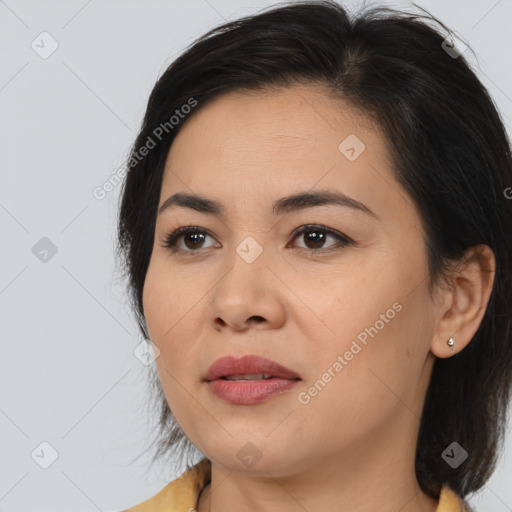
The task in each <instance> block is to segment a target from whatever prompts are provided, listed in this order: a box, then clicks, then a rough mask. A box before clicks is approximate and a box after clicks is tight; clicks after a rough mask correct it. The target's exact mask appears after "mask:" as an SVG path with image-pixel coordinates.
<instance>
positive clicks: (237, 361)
mask: <svg viewBox="0 0 512 512" xmlns="http://www.w3.org/2000/svg"><path fill="white" fill-rule="evenodd" d="M244 373H265V374H267V375H270V376H272V377H281V378H283V379H300V376H299V375H298V374H297V373H296V372H294V371H293V370H290V369H289V368H286V367H285V366H282V365H280V364H279V363H276V362H275V361H272V360H270V359H267V358H266V357H261V356H256V355H243V356H241V357H234V356H227V357H221V358H220V359H217V360H216V361H215V362H214V363H213V364H212V365H211V366H210V368H208V371H207V372H206V375H205V376H204V380H205V381H211V380H215V379H219V378H220V377H227V376H229V375H242V374H244Z"/></svg>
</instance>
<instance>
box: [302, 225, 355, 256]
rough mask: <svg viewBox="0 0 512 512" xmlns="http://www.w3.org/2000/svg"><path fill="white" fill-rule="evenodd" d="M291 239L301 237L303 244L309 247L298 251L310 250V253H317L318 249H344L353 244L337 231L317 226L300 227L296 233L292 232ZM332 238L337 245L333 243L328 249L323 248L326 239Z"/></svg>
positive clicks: (326, 248)
mask: <svg viewBox="0 0 512 512" xmlns="http://www.w3.org/2000/svg"><path fill="white" fill-rule="evenodd" d="M293 235H294V237H293V239H294V240H295V239H296V238H299V237H302V239H303V240H304V242H305V243H306V244H310V246H307V245H306V247H299V248H300V249H306V250H310V251H312V252H318V249H322V250H330V249H337V248H341V247H345V246H347V245H352V244H353V243H354V241H353V240H351V239H350V238H348V237H347V236H345V235H342V234H341V233H338V232H337V231H334V230H332V229H329V228H326V227H325V226H318V225H312V224H310V225H307V226H302V227H301V228H299V229H298V230H297V231H295V232H294V234H293ZM329 237H330V238H334V239H335V240H336V241H337V243H334V244H332V245H330V246H328V247H323V245H324V244H325V241H326V240H327V239H328V238H329Z"/></svg>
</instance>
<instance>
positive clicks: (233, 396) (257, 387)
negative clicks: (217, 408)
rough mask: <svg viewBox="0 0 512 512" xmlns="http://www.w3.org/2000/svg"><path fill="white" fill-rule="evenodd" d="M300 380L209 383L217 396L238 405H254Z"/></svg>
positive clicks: (278, 379) (222, 380) (222, 381)
mask: <svg viewBox="0 0 512 512" xmlns="http://www.w3.org/2000/svg"><path fill="white" fill-rule="evenodd" d="M297 382H298V380H290V379H280V378H277V377H276V378H272V379H261V380H246V381H240V380H226V379H215V380H211V381H209V382H208V386H209V387H210V390H211V391H212V392H213V394H214V395H215V396H217V397H218V398H220V399H221V400H224V401H226V402H229V403H231V404H237V405H252V404H256V403H259V402H263V401H264V400H266V399H268V398H270V397H271V396H274V395H277V394H279V393H283V392H284V391H288V390H289V389H291V388H292V387H293V386H294V385H295V384H296V383H297Z"/></svg>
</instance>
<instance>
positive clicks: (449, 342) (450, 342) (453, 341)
mask: <svg viewBox="0 0 512 512" xmlns="http://www.w3.org/2000/svg"><path fill="white" fill-rule="evenodd" d="M447 344H448V346H449V347H450V350H451V351H453V347H454V345H455V340H454V339H453V338H450V339H449V340H448V341H447Z"/></svg>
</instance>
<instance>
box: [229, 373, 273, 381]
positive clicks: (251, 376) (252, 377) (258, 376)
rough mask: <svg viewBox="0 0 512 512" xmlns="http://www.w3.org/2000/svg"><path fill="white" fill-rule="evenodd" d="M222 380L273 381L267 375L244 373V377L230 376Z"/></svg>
mask: <svg viewBox="0 0 512 512" xmlns="http://www.w3.org/2000/svg"><path fill="white" fill-rule="evenodd" d="M222 378H223V379H226V380H262V379H271V378H272V377H271V376H270V375H267V374H266V373H244V374H243V375H229V376H227V377H222Z"/></svg>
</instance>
